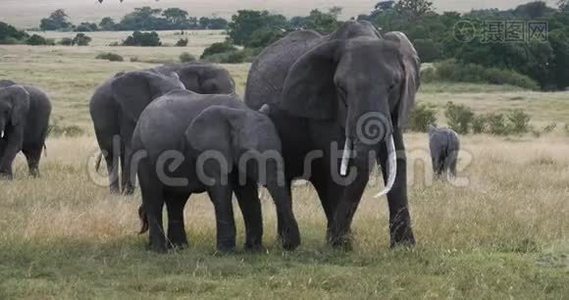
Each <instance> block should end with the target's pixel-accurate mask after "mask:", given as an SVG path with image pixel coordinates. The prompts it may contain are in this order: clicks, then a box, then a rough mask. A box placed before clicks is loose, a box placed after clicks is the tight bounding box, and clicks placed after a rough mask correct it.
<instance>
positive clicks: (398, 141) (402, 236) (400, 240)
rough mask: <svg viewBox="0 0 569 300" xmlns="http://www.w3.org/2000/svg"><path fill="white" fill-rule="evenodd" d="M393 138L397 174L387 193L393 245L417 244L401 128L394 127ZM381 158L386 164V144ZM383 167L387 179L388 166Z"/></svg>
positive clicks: (382, 163)
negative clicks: (409, 199)
mask: <svg viewBox="0 0 569 300" xmlns="http://www.w3.org/2000/svg"><path fill="white" fill-rule="evenodd" d="M393 139H394V142H395V149H396V151H397V174H396V176H395V183H394V185H393V188H392V189H391V191H390V192H389V193H388V194H387V201H388V203H389V232H390V237H391V247H396V246H411V245H415V237H414V235H413V230H412V228H411V215H410V214H409V204H408V199H407V157H406V155H405V144H404V142H403V136H402V134H401V130H399V129H396V128H395V129H394V132H393ZM379 158H380V163H381V165H382V166H386V165H387V158H388V153H387V148H386V146H385V145H383V146H382V147H381V151H380V154H379ZM381 169H382V170H381V171H382V173H383V178H384V180H385V181H386V180H387V176H388V174H387V170H386V168H381Z"/></svg>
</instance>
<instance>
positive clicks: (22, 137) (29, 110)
mask: <svg viewBox="0 0 569 300" xmlns="http://www.w3.org/2000/svg"><path fill="white" fill-rule="evenodd" d="M50 114H51V102H50V100H49V98H48V97H47V95H46V94H45V93H44V92H42V91H41V90H39V89H37V88H35V87H32V86H28V85H17V84H15V83H14V82H12V81H9V80H2V81H0V178H3V179H12V177H13V175H12V163H13V161H14V159H15V158H16V155H17V154H18V153H19V152H20V151H22V152H23V153H24V155H25V156H26V159H27V161H28V167H29V169H30V175H32V176H34V177H37V176H39V170H38V166H39V162H40V158H41V153H42V150H43V148H44V146H45V139H46V136H47V133H48V126H49V116H50Z"/></svg>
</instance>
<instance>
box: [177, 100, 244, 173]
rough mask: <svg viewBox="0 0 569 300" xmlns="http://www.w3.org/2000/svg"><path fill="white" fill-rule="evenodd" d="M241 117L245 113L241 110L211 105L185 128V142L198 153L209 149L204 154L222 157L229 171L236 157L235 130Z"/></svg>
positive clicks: (214, 157)
mask: <svg viewBox="0 0 569 300" xmlns="http://www.w3.org/2000/svg"><path fill="white" fill-rule="evenodd" d="M243 118H245V114H244V113H243V111H242V110H239V109H233V108H228V107H224V106H219V105H214V106H211V107H209V108H207V109H205V110H204V111H203V112H202V113H201V114H199V115H198V116H197V117H196V118H195V119H194V120H193V121H192V123H191V124H190V126H189V127H188V129H187V130H186V134H185V135H186V136H185V138H186V144H187V145H189V146H190V148H191V149H193V150H196V151H197V152H198V153H204V152H206V151H211V152H209V153H206V155H208V157H211V158H213V159H223V160H224V161H223V163H225V166H226V167H227V168H228V169H227V171H228V172H230V171H231V169H232V167H233V164H234V163H235V162H236V159H237V157H236V155H237V153H238V148H237V147H238V146H237V144H236V143H237V142H238V138H237V134H238V133H237V132H236V131H237V130H238V129H237V128H238V124H240V123H242V122H243ZM210 154H211V155H212V156H209V155H210ZM217 167H219V164H217Z"/></svg>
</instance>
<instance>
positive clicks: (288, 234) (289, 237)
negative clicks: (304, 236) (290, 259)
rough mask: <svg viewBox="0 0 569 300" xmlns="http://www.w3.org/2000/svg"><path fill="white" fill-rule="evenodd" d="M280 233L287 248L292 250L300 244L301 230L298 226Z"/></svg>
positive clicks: (284, 246) (283, 244)
mask: <svg viewBox="0 0 569 300" xmlns="http://www.w3.org/2000/svg"><path fill="white" fill-rule="evenodd" d="M279 235H280V239H281V243H282V246H283V248H284V249H285V250H288V251H292V250H294V249H296V248H298V246H300V232H299V230H298V226H296V227H294V228H291V229H287V230H284V231H283V232H281V233H280V234H279Z"/></svg>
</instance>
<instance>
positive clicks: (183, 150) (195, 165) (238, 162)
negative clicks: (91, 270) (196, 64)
mask: <svg viewBox="0 0 569 300" xmlns="http://www.w3.org/2000/svg"><path fill="white" fill-rule="evenodd" d="M132 145H133V150H134V156H133V157H134V158H135V159H137V160H138V161H139V162H138V178H139V182H140V188H141V191H142V202H143V206H142V207H141V209H140V210H139V214H140V216H141V220H142V221H143V229H142V231H141V233H142V232H145V231H146V229H149V231H150V232H149V237H150V247H151V249H152V250H154V251H157V252H164V251H166V248H167V247H168V246H174V247H185V246H187V244H188V241H187V238H186V232H185V229H184V215H183V210H184V206H185V204H186V202H187V200H188V198H189V197H190V195H191V194H192V193H203V192H207V193H208V195H209V196H210V199H211V201H212V202H213V204H214V207H215V215H216V221H217V248H218V249H219V250H220V251H232V250H234V248H235V221H234V218H233V207H232V193H233V192H235V194H236V196H237V200H238V202H239V205H240V207H241V210H242V212H243V218H244V219H245V227H246V232H247V233H246V244H245V247H246V248H248V249H258V248H261V247H262V245H261V241H262V234H263V222H262V217H261V206H260V201H259V196H258V191H257V184H258V183H260V184H263V185H265V186H266V187H267V189H268V190H269V192H270V194H271V196H272V197H273V200H274V202H275V205H276V208H277V215H278V221H279V222H278V223H279V234H280V237H281V239H282V241H283V247H284V248H286V249H294V248H296V247H297V246H298V245H299V244H300V234H299V230H298V225H297V223H296V219H295V217H294V214H293V212H292V204H291V195H290V188H289V187H288V186H287V185H286V184H284V166H283V165H282V158H281V157H280V152H281V142H280V139H279V136H278V134H277V131H276V129H275V127H274V125H273V123H272V122H271V120H270V119H269V118H268V116H266V115H265V114H263V113H261V112H258V111H254V110H251V109H249V108H247V107H246V106H245V105H244V104H243V102H241V101H240V100H239V99H238V97H237V96H235V95H203V94H197V93H194V92H191V91H187V90H177V91H172V92H170V93H168V94H166V95H164V96H162V97H160V98H158V99H156V100H155V101H153V102H152V103H150V104H149V105H148V107H147V108H146V109H145V110H144V111H143V112H142V114H141V115H140V118H139V120H138V123H137V125H136V128H135V131H134V135H133V139H132ZM164 204H166V208H167V211H168V229H167V235H166V234H165V231H164V229H163V224H162V209H163V205H164ZM166 237H167V240H168V243H167V242H166Z"/></svg>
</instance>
